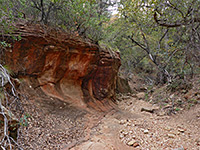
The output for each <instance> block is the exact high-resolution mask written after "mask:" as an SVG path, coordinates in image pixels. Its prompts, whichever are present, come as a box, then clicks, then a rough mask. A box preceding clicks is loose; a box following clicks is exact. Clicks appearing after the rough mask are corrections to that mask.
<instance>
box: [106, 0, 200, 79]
mask: <svg viewBox="0 0 200 150" xmlns="http://www.w3.org/2000/svg"><path fill="white" fill-rule="evenodd" d="M199 5H200V1H197V0H195V1H193V0H189V1H186V0H171V1H166V0H161V1H158V0H150V1H140V0H134V1H132V0H127V1H121V2H120V7H119V15H120V16H115V18H114V19H113V20H112V21H111V23H110V24H109V25H108V27H107V33H109V34H108V35H107V38H106V39H105V42H107V43H112V44H110V45H113V46H115V47H117V48H118V49H119V50H120V52H121V58H122V67H123V68H124V69H125V70H126V69H127V70H128V71H130V69H131V70H132V71H135V70H138V69H137V68H138V67H139V68H142V69H140V70H141V72H148V73H149V71H148V70H149V68H150V69H151V70H152V71H154V72H155V69H152V68H156V69H157V71H158V72H159V71H162V70H167V71H168V72H169V74H170V75H171V76H173V77H175V76H176V75H179V74H182V73H184V76H185V75H187V74H193V73H194V72H197V70H198V68H199V67H198V65H199V61H198V59H197V58H199V57H200V53H199V50H200V49H199V46H200V45H199V36H198V33H199V32H200V28H199V25H200V22H199V21H195V19H194V18H198V19H199V14H200V11H199V8H198V6H199ZM192 11H194V12H193V13H192ZM155 14H156V15H155ZM190 21H191V22H193V23H192V24H191V23H189V22H190ZM174 24H175V25H177V26H175V27H170V26H172V25H174ZM192 30H193V32H192ZM133 41H134V42H133ZM149 54H151V56H152V58H151V57H150V55H149ZM195 55H196V56H195ZM152 63H153V64H154V65H152ZM194 66H196V67H194ZM164 72H165V71H164Z"/></svg>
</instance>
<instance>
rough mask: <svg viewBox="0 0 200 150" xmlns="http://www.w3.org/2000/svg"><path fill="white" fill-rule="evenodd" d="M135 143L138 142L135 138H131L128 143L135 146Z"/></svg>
mask: <svg viewBox="0 0 200 150" xmlns="http://www.w3.org/2000/svg"><path fill="white" fill-rule="evenodd" d="M135 143H136V141H135V140H131V141H129V142H128V143H127V145H129V146H133V145H134V144H135Z"/></svg>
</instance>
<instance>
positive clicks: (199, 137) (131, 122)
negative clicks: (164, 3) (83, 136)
mask: <svg viewBox="0 0 200 150" xmlns="http://www.w3.org/2000/svg"><path fill="white" fill-rule="evenodd" d="M127 102H131V103H132V105H131V106H128V105H126V103H127ZM120 105H121V106H122V107H121V108H120V109H121V111H118V112H115V113H113V114H108V115H106V116H105V117H104V118H103V119H102V120H101V124H100V125H99V126H98V127H97V128H96V129H95V130H96V131H95V134H94V135H93V136H92V137H91V139H90V140H88V141H87V142H84V143H82V144H81V145H79V146H76V147H75V148H73V150H102V149H104V150H129V149H130V150H131V149H136V150H147V149H150V150H159V149H166V150H168V149H169V150H172V149H174V150H184V149H187V150H199V149H200V130H199V127H200V106H199V105H197V106H196V107H193V108H192V109H190V110H188V111H185V112H183V113H182V114H177V115H174V116H158V115H156V114H151V113H148V112H141V108H144V107H145V108H153V107H155V106H152V105H151V104H149V103H147V102H144V101H140V100H137V99H134V98H130V99H127V100H126V101H123V102H120ZM131 142H132V143H131Z"/></svg>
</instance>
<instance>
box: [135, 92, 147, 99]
mask: <svg viewBox="0 0 200 150" xmlns="http://www.w3.org/2000/svg"><path fill="white" fill-rule="evenodd" d="M136 96H137V98H138V99H144V98H145V93H144V92H140V93H138V94H136Z"/></svg>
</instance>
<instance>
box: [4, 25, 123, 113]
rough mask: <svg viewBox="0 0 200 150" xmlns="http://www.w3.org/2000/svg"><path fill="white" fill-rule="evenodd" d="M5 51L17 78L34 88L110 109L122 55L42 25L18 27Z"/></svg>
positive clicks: (61, 97) (101, 108) (58, 96)
mask: <svg viewBox="0 0 200 150" xmlns="http://www.w3.org/2000/svg"><path fill="white" fill-rule="evenodd" d="M14 35H15V36H18V35H20V36H21V38H22V39H21V40H20V41H15V42H14V43H12V48H11V49H10V50H9V51H8V52H6V54H5V55H6V57H5V58H6V60H5V61H6V64H7V65H8V66H9V67H10V69H11V70H12V71H13V72H14V74H15V76H16V77H26V78H28V79H31V81H33V82H32V84H33V87H34V88H41V89H42V91H43V92H44V93H45V94H47V95H49V96H52V97H56V98H59V99H60V100H63V101H66V102H68V103H71V104H74V105H76V106H79V107H92V108H95V109H97V110H101V111H105V110H108V109H109V108H110V107H111V103H112V102H111V99H112V97H113V96H114V92H115V91H114V90H115V86H116V79H117V72H118V69H119V66H120V58H119V54H118V53H115V52H112V51H109V50H106V49H101V48H99V47H98V46H97V45H95V44H91V43H90V42H87V41H83V40H82V39H80V38H78V37H75V36H72V35H70V34H67V33H64V32H62V31H60V30H59V31H57V30H53V29H49V28H47V27H41V26H40V25H24V24H21V25H17V30H16V31H15V33H14Z"/></svg>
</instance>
